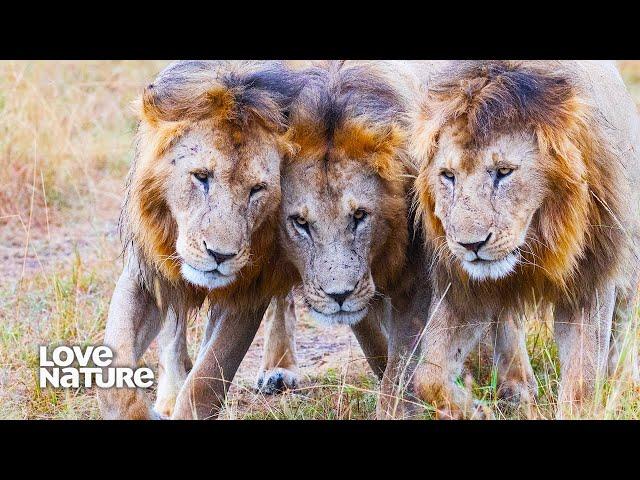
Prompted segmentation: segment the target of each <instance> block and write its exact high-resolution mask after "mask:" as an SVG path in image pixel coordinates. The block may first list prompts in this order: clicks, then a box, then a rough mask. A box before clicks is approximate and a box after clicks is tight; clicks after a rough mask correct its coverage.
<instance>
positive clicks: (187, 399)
mask: <svg viewBox="0 0 640 480" xmlns="http://www.w3.org/2000/svg"><path fill="white" fill-rule="evenodd" d="M267 306H268V303H264V304H263V305H260V306H259V307H257V308H255V309H252V310H249V311H246V310H241V309H232V308H223V307H220V306H214V307H212V308H211V312H210V313H209V315H210V318H209V325H208V326H207V338H208V341H207V342H206V343H205V344H204V345H203V346H202V350H201V352H200V353H199V354H198V359H197V360H196V363H195V365H194V366H193V369H191V372H189V375H188V377H187V380H186V382H185V384H184V385H183V387H182V390H180V393H179V394H178V398H177V400H176V406H175V409H174V412H173V415H172V418H175V419H214V418H216V417H217V416H218V414H219V412H220V409H221V408H222V406H223V404H224V401H225V398H226V394H227V391H228V389H229V386H230V385H231V381H232V380H233V377H234V376H235V374H236V371H237V370H238V367H239V366H240V362H241V361H242V359H243V358H244V356H245V354H246V353H247V350H248V349H249V347H250V346H251V342H252V341H253V338H254V337H255V335H256V332H257V331H258V327H259V326H260V322H261V321H262V317H263V315H264V313H265V311H266V309H267Z"/></svg>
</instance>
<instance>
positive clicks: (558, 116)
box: [414, 61, 640, 417]
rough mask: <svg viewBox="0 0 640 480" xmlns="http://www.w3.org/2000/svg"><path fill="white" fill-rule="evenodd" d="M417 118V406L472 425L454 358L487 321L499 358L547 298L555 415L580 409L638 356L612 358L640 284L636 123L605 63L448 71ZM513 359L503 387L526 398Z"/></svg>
mask: <svg viewBox="0 0 640 480" xmlns="http://www.w3.org/2000/svg"><path fill="white" fill-rule="evenodd" d="M414 120H415V123H414V127H415V128H414V143H415V147H416V148H415V151H416V158H419V160H420V162H419V169H420V173H419V176H418V178H417V181H416V203H417V206H418V214H419V218H420V219H421V223H422V226H423V231H424V235H425V237H426V239H425V241H426V245H427V248H428V249H429V250H432V251H434V252H436V257H435V259H434V262H433V268H432V270H431V273H430V282H431V285H432V286H433V288H434V292H433V295H434V301H433V303H432V308H431V312H430V320H429V322H428V325H427V328H426V332H425V335H424V339H423V343H422V362H421V366H420V368H419V371H418V373H417V378H416V389H417V391H418V393H419V395H420V396H421V398H423V399H424V400H426V401H428V402H431V403H434V404H435V405H436V406H437V408H438V409H439V412H440V414H441V415H443V416H445V417H461V416H472V415H473V414H474V411H475V410H474V405H473V402H472V398H471V395H470V393H469V392H468V391H466V390H465V389H463V388H461V387H460V386H458V385H457V384H456V383H455V380H456V377H457V376H458V375H459V374H460V370H461V368H462V363H463V362H464V360H465V357H466V356H467V355H468V353H469V352H470V351H471V349H472V348H473V347H474V345H476V343H477V341H478V340H479V338H480V337H481V336H482V335H483V333H484V332H485V331H486V330H487V329H488V328H489V326H490V325H491V324H492V323H493V322H495V323H497V325H498V331H497V336H496V343H497V344H498V345H497V346H498V347H499V344H500V343H501V342H504V341H506V340H509V339H508V338H506V337H505V336H504V335H503V334H501V329H502V328H503V326H504V325H508V324H509V323H513V322H517V321H518V320H517V319H518V318H519V314H521V313H522V312H523V310H524V309H525V308H527V307H529V306H531V305H533V304H534V303H535V302H538V301H542V302H545V303H548V304H551V305H553V308H554V314H555V324H554V334H555V339H556V342H557V345H558V352H559V360H560V369H561V384H560V389H559V394H558V416H559V417H562V416H565V415H574V414H584V413H586V411H585V407H588V406H590V404H591V403H592V400H593V395H594V391H595V388H596V386H597V385H598V384H599V382H600V381H601V380H602V379H603V378H605V374H606V373H607V368H608V369H609V373H614V371H615V370H616V369H621V368H622V367H623V366H625V365H627V366H630V367H631V369H632V370H633V369H635V368H636V367H637V365H636V358H635V353H634V349H633V348H631V350H632V351H631V352H630V353H631V354H630V355H626V361H623V360H624V358H625V355H623V353H625V352H628V351H629V348H627V347H626V346H625V340H628V339H629V336H630V335H629V332H630V328H629V325H630V322H629V320H630V319H632V318H633V307H634V305H635V304H636V300H637V299H636V293H637V288H638V275H639V262H638V247H639V245H640V242H639V240H640V233H639V232H640V215H638V208H639V205H640V203H639V201H640V198H639V194H640V189H639V188H638V186H639V185H640V184H639V183H638V180H639V178H640V158H639V155H640V122H639V120H638V114H637V111H636V108H635V105H634V104H633V101H632V100H631V98H630V96H629V94H628V92H627V91H626V88H625V86H624V84H623V82H622V79H621V78H620V75H619V73H618V72H617V69H616V67H615V65H614V64H613V63H611V62H570V61H567V62H552V61H549V62H511V61H508V62H507V61H504V62H502V61H490V62H455V63H452V65H451V67H450V68H448V69H446V70H445V71H444V72H442V75H441V76H440V77H439V78H438V79H436V80H434V82H433V83H432V84H431V85H430V88H429V91H428V93H427V95H426V96H425V98H424V100H423V102H422V104H421V106H420V109H419V112H418V113H417V115H416V118H415V119H414ZM612 320H613V338H614V341H613V342H612V343H611V342H610V335H611V333H612ZM518 332H519V334H518V335H519V339H518V342H516V344H517V343H520V344H521V345H524V330H523V329H522V328H520V329H519V330H518ZM610 344H611V348H610ZM629 357H630V358H629ZM514 358H515V359H516V361H515V362H512V366H511V367H510V369H509V370H510V375H511V377H512V378H515V379H519V380H520V381H521V382H522V383H521V384H525V385H526V384H528V385H529V387H530V388H529V392H526V391H523V392H521V394H522V395H523V396H526V395H527V394H534V393H535V378H534V377H533V372H532V370H531V366H530V364H529V360H528V358H527V357H526V355H525V356H522V355H520V356H515V357H514ZM623 364H624V365H623Z"/></svg>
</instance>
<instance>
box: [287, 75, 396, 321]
mask: <svg viewBox="0 0 640 480" xmlns="http://www.w3.org/2000/svg"><path fill="white" fill-rule="evenodd" d="M305 76H306V80H305V87H304V89H303V90H302V91H301V92H300V96H299V97H298V99H297V100H296V102H295V103H294V105H292V108H291V119H290V122H291V128H290V132H289V138H290V139H291V141H292V143H294V145H297V146H298V148H299V150H298V152H297V153H296V154H295V155H294V157H293V158H291V159H289V161H288V162H287V164H286V165H285V169H284V172H283V182H282V185H283V187H282V188H283V192H282V193H283V201H282V209H281V221H280V224H281V238H282V243H283V245H284V248H286V249H287V253H288V256H289V258H290V259H291V261H292V262H293V263H294V264H295V266H296V267H297V269H298V271H299V272H300V274H301V277H302V279H303V283H304V288H303V291H304V296H305V300H306V302H307V305H308V307H309V311H310V313H311V315H312V316H313V317H315V318H316V319H318V320H319V321H322V322H327V323H342V324H354V323H357V322H358V321H360V320H361V319H362V318H363V317H364V316H365V315H366V313H367V309H368V305H369V303H370V302H371V301H372V299H373V297H374V294H375V293H376V290H377V289H380V288H382V289H384V288H386V287H387V286H388V284H389V283H390V282H392V281H393V280H394V278H395V276H396V275H397V272H398V271H399V269H400V268H401V267H402V265H404V260H405V258H404V256H405V249H406V245H407V237H408V234H407V201H406V192H405V182H406V181H407V179H406V178H404V177H403V175H402V174H403V173H405V168H406V166H405V163H403V158H404V157H403V145H404V138H405V136H404V133H403V129H402V125H401V115H402V109H401V103H400V100H399V98H398V95H397V93H396V92H394V89H393V86H392V85H389V84H387V83H386V82H385V81H384V80H383V79H382V78H380V77H378V76H376V75H375V73H374V72H373V71H372V70H371V69H369V68H367V67H366V66H348V65H343V64H338V63H331V64H329V65H323V66H317V67H315V68H311V69H309V70H307V71H306V72H305Z"/></svg>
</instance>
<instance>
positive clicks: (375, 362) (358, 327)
mask: <svg viewBox="0 0 640 480" xmlns="http://www.w3.org/2000/svg"><path fill="white" fill-rule="evenodd" d="M385 303H386V302H385V301H382V302H376V303H374V305H372V306H371V307H370V309H369V313H367V316H366V317H365V318H363V319H362V320H360V321H359V322H358V323H356V324H355V325H351V331H352V332H353V334H354V336H355V337H356V340H358V344H359V345H360V348H361V349H362V352H363V353H364V356H365V359H366V360H367V363H368V364H369V367H371V370H372V371H373V373H374V374H375V376H376V377H378V378H379V379H382V378H383V375H384V371H385V369H386V367H387V355H388V342H387V337H386V335H385V333H384V330H383V328H382V322H383V321H384V320H383V315H384V314H385V310H387V309H388V307H387V306H386V305H385Z"/></svg>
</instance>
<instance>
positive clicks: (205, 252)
mask: <svg viewBox="0 0 640 480" xmlns="http://www.w3.org/2000/svg"><path fill="white" fill-rule="evenodd" d="M296 88H297V86H296V82H295V80H294V77H293V74H292V73H291V72H288V71H287V70H285V68H284V67H283V66H282V65H280V64H279V63H275V62H270V63H256V62H205V61H193V62H191V61H189V62H177V63H174V64H172V65H170V66H169V67H167V68H166V69H165V70H164V71H163V72H161V73H160V75H159V76H158V78H157V79H156V80H155V82H154V83H153V84H152V85H149V86H148V87H147V88H146V90H145V91H144V94H143V95H142V99H141V105H140V111H141V123H140V128H139V139H138V150H139V151H138V155H137V159H136V161H135V164H134V166H133V168H132V172H131V174H130V181H129V187H128V190H129V198H128V200H127V212H126V213H127V215H128V217H129V229H130V230H131V231H130V236H131V241H132V242H133V243H135V244H136V246H137V247H138V248H139V249H140V250H141V251H142V253H143V255H144V257H145V259H146V260H147V261H149V262H151V263H152V264H153V266H154V267H155V269H156V271H158V272H160V273H161V274H162V275H163V276H164V277H165V278H166V279H168V280H170V281H172V282H174V283H175V282H176V281H177V280H178V279H184V280H186V281H188V282H189V283H191V284H193V285H196V286H200V287H204V288H206V289H216V288H219V287H224V286H226V285H229V284H230V283H232V282H233V281H234V280H235V279H236V278H237V276H238V275H239V272H240V271H241V270H242V269H243V268H244V267H245V266H247V265H248V264H249V263H250V262H251V260H252V255H254V254H255V252H252V247H255V245H253V242H252V239H253V237H254V236H255V235H259V232H260V231H261V229H263V227H264V228H273V226H272V225H270V224H271V223H272V222H273V217H274V216H275V215H276V212H277V209H278V206H279V203H280V164H281V160H282V157H283V155H284V153H285V151H286V149H287V146H286V143H285V142H283V140H282V138H281V134H282V133H283V132H284V130H285V128H284V115H283V111H284V109H285V108H286V106H287V104H288V102H289V101H290V100H291V98H292V96H293V95H294V94H295V91H296ZM270 219H271V220H270ZM274 231H275V230H274ZM265 235H266V234H263V235H262V237H264V236H265Z"/></svg>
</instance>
